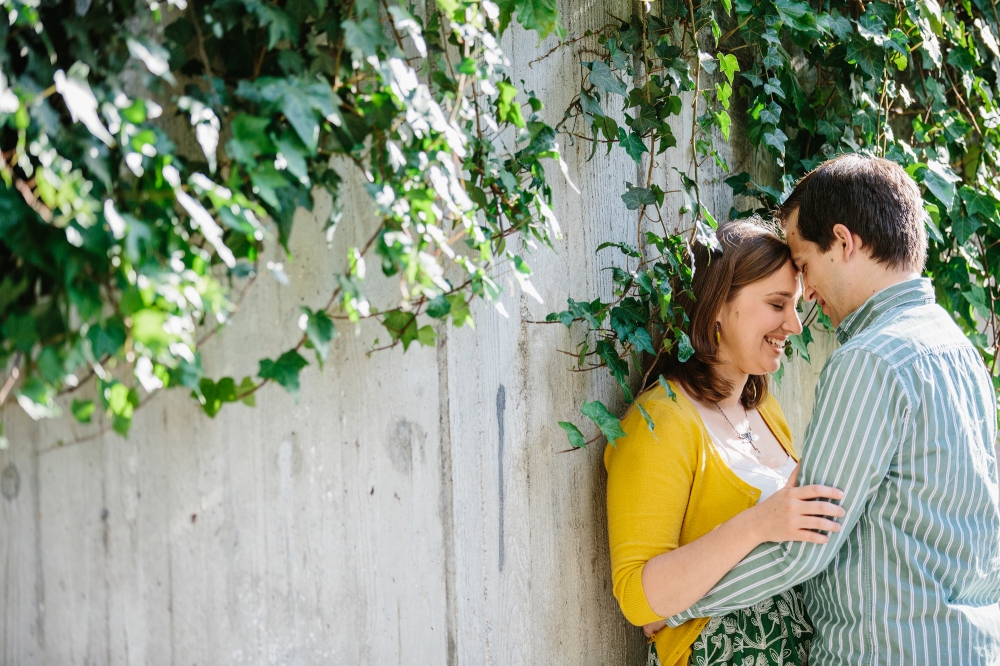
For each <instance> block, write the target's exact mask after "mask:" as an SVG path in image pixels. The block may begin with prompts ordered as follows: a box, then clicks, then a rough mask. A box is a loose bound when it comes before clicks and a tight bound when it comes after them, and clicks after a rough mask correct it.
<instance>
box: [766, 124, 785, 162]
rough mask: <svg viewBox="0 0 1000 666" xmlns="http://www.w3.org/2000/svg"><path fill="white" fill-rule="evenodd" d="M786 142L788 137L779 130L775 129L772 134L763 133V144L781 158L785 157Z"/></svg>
mask: <svg viewBox="0 0 1000 666" xmlns="http://www.w3.org/2000/svg"><path fill="white" fill-rule="evenodd" d="M786 141H788V137H787V136H785V133H784V132H782V131H781V130H780V129H775V130H774V131H773V132H765V133H764V143H765V144H766V145H768V146H771V147H772V148H774V149H775V150H777V151H778V154H779V155H781V156H784V155H785V142H786Z"/></svg>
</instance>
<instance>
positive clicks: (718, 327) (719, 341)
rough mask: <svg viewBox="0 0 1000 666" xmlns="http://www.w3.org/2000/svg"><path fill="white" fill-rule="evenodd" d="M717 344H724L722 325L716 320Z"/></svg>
mask: <svg viewBox="0 0 1000 666" xmlns="http://www.w3.org/2000/svg"><path fill="white" fill-rule="evenodd" d="M715 344H717V345H720V344H722V326H721V325H719V322H715Z"/></svg>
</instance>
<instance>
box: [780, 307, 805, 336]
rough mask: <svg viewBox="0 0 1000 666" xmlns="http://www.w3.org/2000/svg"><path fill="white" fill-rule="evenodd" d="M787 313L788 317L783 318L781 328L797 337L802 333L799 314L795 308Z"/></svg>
mask: <svg viewBox="0 0 1000 666" xmlns="http://www.w3.org/2000/svg"><path fill="white" fill-rule="evenodd" d="M789 311H790V312H789V314H788V316H786V317H785V321H784V323H783V327H784V329H785V330H786V331H788V332H789V333H791V334H792V335H798V334H799V333H801V332H802V320H801V319H799V313H798V312H797V311H796V309H795V308H789Z"/></svg>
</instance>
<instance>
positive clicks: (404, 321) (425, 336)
mask: <svg viewBox="0 0 1000 666" xmlns="http://www.w3.org/2000/svg"><path fill="white" fill-rule="evenodd" d="M452 307H454V303H452ZM382 325H383V326H384V327H385V329H386V330H387V331H388V332H389V336H390V337H391V338H392V341H393V342H396V341H397V340H399V341H401V342H402V343H403V351H406V350H407V349H409V348H410V343H411V342H414V341H416V342H419V343H420V344H421V345H423V346H425V347H433V346H434V341H435V339H436V338H437V334H436V333H435V332H434V329H433V328H431V326H429V325H428V326H422V327H420V328H417V316H416V315H415V314H413V313H412V312H403V311H402V310H393V311H392V312H389V313H387V314H386V315H385V319H384V320H383V321H382Z"/></svg>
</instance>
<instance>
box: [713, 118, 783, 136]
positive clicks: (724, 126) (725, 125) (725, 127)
mask: <svg viewBox="0 0 1000 666" xmlns="http://www.w3.org/2000/svg"><path fill="white" fill-rule="evenodd" d="M715 119H716V121H717V122H718V124H719V131H720V132H722V139H723V141H729V125H730V123H731V122H732V121H731V120H730V118H729V114H728V113H727V112H725V111H719V112H718V113H716V114H715ZM775 131H780V130H775Z"/></svg>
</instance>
